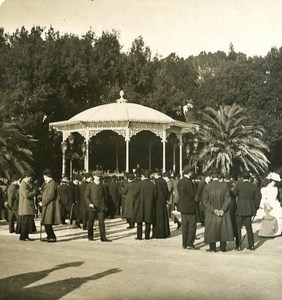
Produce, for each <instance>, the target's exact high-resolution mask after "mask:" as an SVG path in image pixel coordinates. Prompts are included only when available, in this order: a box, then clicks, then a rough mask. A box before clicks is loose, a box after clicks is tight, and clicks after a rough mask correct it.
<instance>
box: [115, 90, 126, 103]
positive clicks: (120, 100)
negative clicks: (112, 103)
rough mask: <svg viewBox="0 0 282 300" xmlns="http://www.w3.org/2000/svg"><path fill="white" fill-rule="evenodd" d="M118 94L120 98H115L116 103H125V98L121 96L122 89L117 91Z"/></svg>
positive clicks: (122, 93)
mask: <svg viewBox="0 0 282 300" xmlns="http://www.w3.org/2000/svg"><path fill="white" fill-rule="evenodd" d="M119 95H120V98H119V99H117V100H116V101H117V103H126V102H127V100H126V99H124V98H123V95H124V91H123V90H121V91H120V92H119Z"/></svg>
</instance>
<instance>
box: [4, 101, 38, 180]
mask: <svg viewBox="0 0 282 300" xmlns="http://www.w3.org/2000/svg"><path fill="white" fill-rule="evenodd" d="M4 109H5V106H4V104H3V102H1V103H0V176H1V177H5V178H7V179H9V178H10V177H11V175H13V174H15V173H16V174H19V175H22V174H23V173H24V172H25V171H26V170H28V169H30V168H31V167H32V163H33V155H32V152H31V150H30V144H31V143H32V142H33V141H34V140H33V139H32V138H31V137H30V136H27V135H24V134H23V133H22V132H21V130H20V129H19V128H20V127H19V125H18V124H16V123H14V122H5V121H3V118H1V115H2V114H3V111H4Z"/></svg>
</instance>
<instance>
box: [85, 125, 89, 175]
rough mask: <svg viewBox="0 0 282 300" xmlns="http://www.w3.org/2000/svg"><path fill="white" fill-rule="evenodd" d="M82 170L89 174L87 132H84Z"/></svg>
mask: <svg viewBox="0 0 282 300" xmlns="http://www.w3.org/2000/svg"><path fill="white" fill-rule="evenodd" d="M84 169H85V171H86V172H89V130H87V131H86V137H85V156H84Z"/></svg>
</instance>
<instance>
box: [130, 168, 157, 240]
mask: <svg viewBox="0 0 282 300" xmlns="http://www.w3.org/2000/svg"><path fill="white" fill-rule="evenodd" d="M139 190H140V193H139V197H138V199H137V201H136V204H135V205H134V213H133V220H132V221H133V222H136V223H137V238H136V239H137V240H142V223H143V222H144V223H145V239H146V240H148V239H150V233H151V226H152V224H155V222H156V215H155V206H156V198H157V188H156V185H155V184H154V182H153V181H151V180H150V171H149V170H144V171H143V173H142V175H141V181H140V183H139Z"/></svg>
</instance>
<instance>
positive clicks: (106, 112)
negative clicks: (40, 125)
mask: <svg viewBox="0 0 282 300" xmlns="http://www.w3.org/2000/svg"><path fill="white" fill-rule="evenodd" d="M69 121H70V122H95V123H96V122H120V121H121V122H142V123H157V124H167V123H169V124H170V123H174V122H175V120H173V119H172V118H170V117H169V116H167V115H165V114H163V113H161V112H159V111H157V110H155V109H152V108H149V107H146V106H143V105H140V104H135V103H127V102H120V103H110V104H104V105H99V106H96V107H92V108H89V109H87V110H85V111H83V112H81V113H79V114H77V115H75V116H73V117H72V118H70V119H69Z"/></svg>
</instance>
